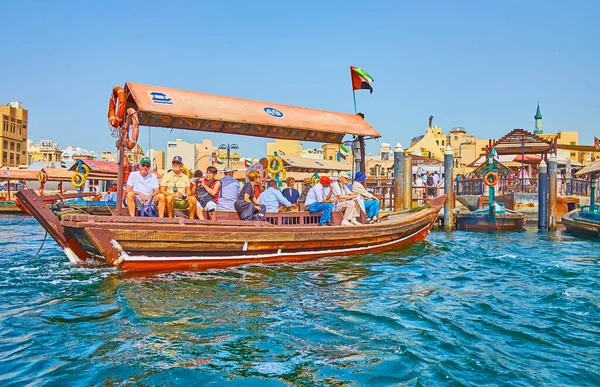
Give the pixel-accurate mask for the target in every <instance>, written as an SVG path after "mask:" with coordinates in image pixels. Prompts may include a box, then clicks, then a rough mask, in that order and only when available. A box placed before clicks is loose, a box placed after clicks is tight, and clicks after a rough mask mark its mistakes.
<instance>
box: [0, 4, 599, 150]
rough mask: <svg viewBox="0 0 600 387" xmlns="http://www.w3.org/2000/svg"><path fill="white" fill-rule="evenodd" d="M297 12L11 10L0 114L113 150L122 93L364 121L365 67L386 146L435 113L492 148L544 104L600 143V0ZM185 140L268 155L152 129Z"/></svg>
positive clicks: (549, 117)
mask: <svg viewBox="0 0 600 387" xmlns="http://www.w3.org/2000/svg"><path fill="white" fill-rule="evenodd" d="M292 3H294V2H283V1H273V2H270V1H269V2H267V1H240V2H220V1H215V2H205V1H170V2H166V1H150V0H146V1H139V2H136V1H126V2H112V1H94V2H91V1H78V2H75V1H26V0H20V1H7V2H3V4H2V11H3V12H2V18H1V20H2V21H1V22H0V36H2V39H1V42H2V43H1V44H0V103H7V102H9V101H10V100H19V101H22V102H23V104H24V105H25V107H26V108H27V109H29V111H30V117H29V123H30V126H29V137H30V138H31V139H33V140H34V141H37V140H40V139H46V138H50V139H53V140H55V141H58V142H59V144H60V145H61V147H64V146H66V145H79V146H83V147H87V148H90V149H94V150H97V151H100V150H113V149H114V139H113V138H112V137H110V135H109V130H108V127H107V123H106V111H107V105H108V98H109V94H110V91H111V89H112V87H113V86H115V85H123V84H124V83H125V82H127V81H131V82H139V83H148V84H153V85H160V86H168V87H174V88H183V89H189V90H195V91H202V92H207V93H215V94H221V95H227V96H235V97H241V98H249V99H257V100H263V101H270V102H278V103H284V104H291V105H299V106H305V107H312V108H319V109H325V110H333V111H345V112H352V111H353V104H352V92H351V88H350V76H349V66H350V65H353V66H357V67H361V68H363V69H365V70H367V71H368V72H369V73H370V74H371V75H372V76H373V78H374V79H375V82H374V83H373V88H374V90H375V91H374V93H373V94H372V95H369V93H368V91H360V92H357V101H358V107H359V111H362V112H364V113H365V115H366V118H367V120H368V121H369V122H370V123H371V124H372V125H373V126H374V127H375V128H376V129H377V130H378V131H379V132H380V133H381V134H382V136H383V139H382V140H381V141H384V142H389V143H392V144H395V143H396V142H398V141H400V142H401V143H402V144H403V145H404V146H407V145H408V143H409V141H410V138H411V137H414V136H418V135H421V134H423V133H424V130H425V128H426V126H427V119H428V117H429V115H433V116H434V123H435V124H437V125H439V126H441V127H442V128H443V129H444V130H445V131H447V130H449V129H450V128H451V127H454V126H462V127H465V128H466V129H467V131H468V132H469V133H472V134H475V135H477V136H478V137H484V138H489V137H492V138H497V137H500V136H502V135H504V134H505V133H507V132H508V131H509V130H511V129H513V128H516V127H521V128H525V129H528V130H533V125H534V120H533V115H534V114H535V108H536V104H537V101H540V105H541V108H542V114H543V116H544V120H543V128H544V131H545V132H546V133H550V132H551V133H554V132H556V131H558V130H577V131H579V133H580V143H584V144H591V143H592V138H593V136H594V135H596V136H598V137H600V129H598V113H600V110H599V107H600V77H599V75H600V71H599V68H600V42H599V40H600V24H598V15H600V1H597V0H578V1H573V2H567V1H513V0H503V1H498V2H488V1H480V0H479V1H444V0H435V1H424V2H414V1H410V2H409V1H376V2H375V1H374V2H364V1H361V2H358V1H356V2H353V1H322V0H321V1H303V2H297V4H292ZM147 137H148V130H147V128H143V129H142V133H141V138H142V141H141V144H142V146H143V147H144V148H146V146H147ZM177 137H180V138H183V139H185V140H187V141H190V142H199V141H200V140H201V139H202V138H203V137H208V138H212V139H213V141H214V142H215V143H216V144H217V145H218V144H219V143H221V142H227V141H229V142H236V143H238V144H239V145H240V146H241V147H242V153H243V154H245V155H247V156H255V157H256V156H260V155H261V154H262V153H264V151H265V147H264V145H263V144H264V142H265V141H264V140H262V139H255V138H250V137H237V138H236V137H231V136H224V135H220V136H219V135H205V134H204V133H199V132H189V131H179V130H175V131H173V133H170V131H169V130H164V129H153V130H152V142H153V145H158V144H159V145H160V146H156V148H159V149H160V148H163V149H164V148H166V141H168V140H171V139H175V138H177ZM377 149H378V144H377V143H374V142H372V143H371V144H369V146H368V150H369V152H376V151H377Z"/></svg>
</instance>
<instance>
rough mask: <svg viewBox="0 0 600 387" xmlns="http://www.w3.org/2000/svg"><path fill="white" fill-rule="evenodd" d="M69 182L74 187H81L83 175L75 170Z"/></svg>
mask: <svg viewBox="0 0 600 387" xmlns="http://www.w3.org/2000/svg"><path fill="white" fill-rule="evenodd" d="M71 184H73V186H74V187H75V188H81V187H83V185H84V184H85V176H83V175H82V174H81V173H79V172H75V174H74V175H73V176H71Z"/></svg>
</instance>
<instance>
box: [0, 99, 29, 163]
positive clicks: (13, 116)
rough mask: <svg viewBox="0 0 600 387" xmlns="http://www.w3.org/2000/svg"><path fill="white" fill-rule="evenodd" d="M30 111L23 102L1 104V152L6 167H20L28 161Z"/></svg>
mask: <svg viewBox="0 0 600 387" xmlns="http://www.w3.org/2000/svg"><path fill="white" fill-rule="evenodd" d="M27 119H28V111H27V109H23V104H22V103H21V102H10V103H9V104H8V105H5V106H0V122H1V123H2V132H0V154H1V155H2V159H1V160H2V162H1V163H0V164H2V165H3V166H5V167H18V166H19V165H21V164H25V163H27Z"/></svg>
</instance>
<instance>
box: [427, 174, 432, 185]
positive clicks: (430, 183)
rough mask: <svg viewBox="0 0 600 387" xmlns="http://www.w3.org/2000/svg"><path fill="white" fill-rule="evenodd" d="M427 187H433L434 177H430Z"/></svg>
mask: <svg viewBox="0 0 600 387" xmlns="http://www.w3.org/2000/svg"><path fill="white" fill-rule="evenodd" d="M427 185H428V186H430V187H431V186H433V177H432V176H429V177H428V178H427Z"/></svg>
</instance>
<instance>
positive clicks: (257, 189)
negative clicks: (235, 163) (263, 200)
mask: <svg viewBox="0 0 600 387" xmlns="http://www.w3.org/2000/svg"><path fill="white" fill-rule="evenodd" d="M268 165H269V160H268V159H267V158H266V157H263V158H262V159H260V160H259V161H258V163H254V164H252V165H251V166H249V167H248V169H246V183H248V182H249V179H248V174H249V173H250V171H258V172H259V173H260V177H259V179H258V182H257V183H258V184H256V185H255V186H254V196H255V197H256V198H257V199H258V197H259V196H260V194H261V193H262V191H264V186H263V183H264V182H265V181H266V179H267V166H268Z"/></svg>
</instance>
